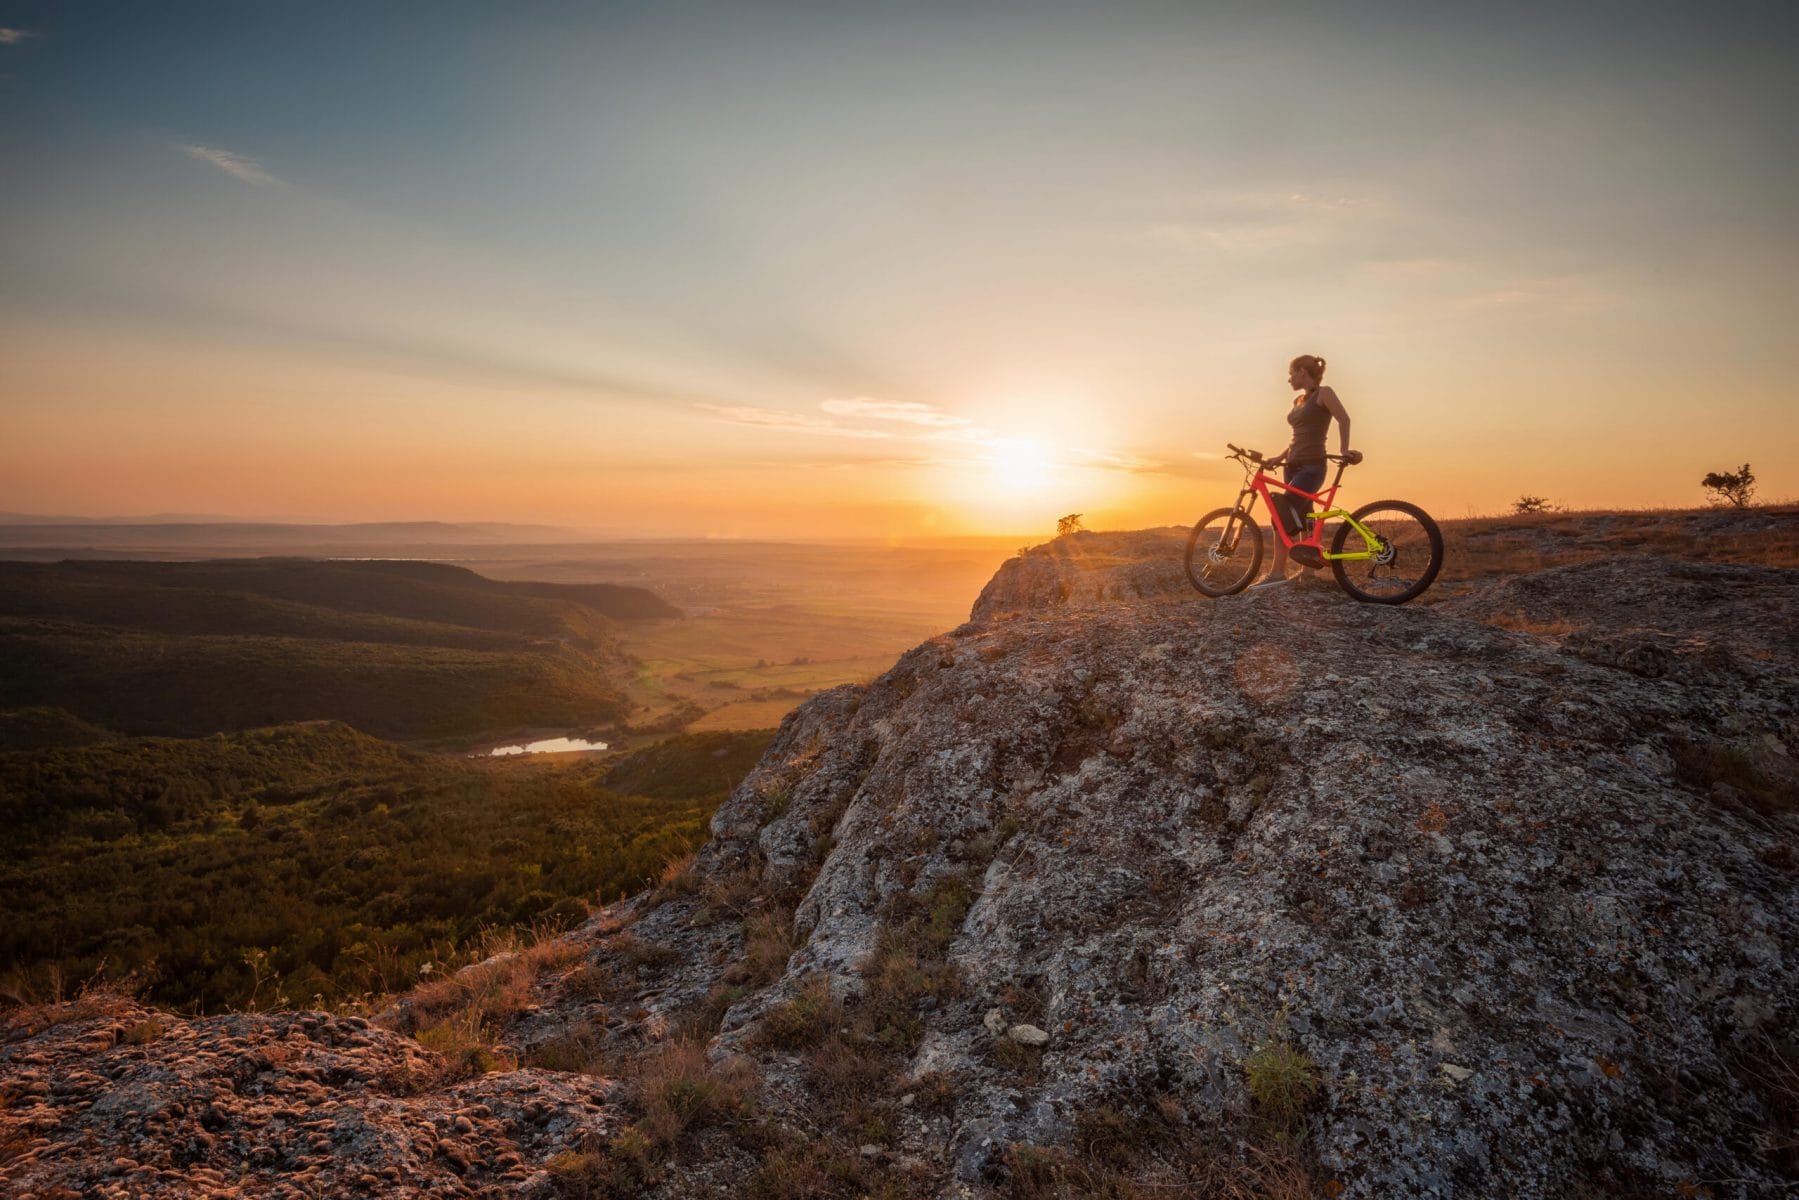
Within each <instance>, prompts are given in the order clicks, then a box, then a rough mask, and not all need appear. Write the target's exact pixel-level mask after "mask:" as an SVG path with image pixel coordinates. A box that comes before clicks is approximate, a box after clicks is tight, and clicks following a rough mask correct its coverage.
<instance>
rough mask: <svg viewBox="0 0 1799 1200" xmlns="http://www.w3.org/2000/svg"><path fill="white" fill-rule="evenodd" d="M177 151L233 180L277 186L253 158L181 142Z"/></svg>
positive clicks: (272, 178)
mask: <svg viewBox="0 0 1799 1200" xmlns="http://www.w3.org/2000/svg"><path fill="white" fill-rule="evenodd" d="M179 149H180V150H181V152H182V153H183V154H185V155H187V156H188V157H189V158H196V159H199V160H200V161H201V162H203V163H211V164H212V165H213V166H215V167H217V168H218V169H219V170H221V171H223V172H225V174H227V175H229V176H231V177H232V178H233V179H241V180H243V181H244V182H245V183H254V184H256V185H257V186H259V187H266V186H268V185H270V184H279V183H280V182H281V180H279V179H277V178H275V177H274V176H273V175H271V174H269V173H268V172H267V171H265V170H263V169H262V164H261V163H259V162H257V161H256V160H255V159H253V158H245V157H244V156H243V155H241V154H235V153H233V152H232V151H230V150H221V149H219V148H218V147H217V146H202V145H200V144H199V143H197V142H182V143H180V144H179Z"/></svg>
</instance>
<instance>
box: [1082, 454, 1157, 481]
mask: <svg viewBox="0 0 1799 1200" xmlns="http://www.w3.org/2000/svg"><path fill="white" fill-rule="evenodd" d="M1073 457H1074V461H1075V462H1076V463H1077V464H1079V465H1080V466H1083V467H1098V468H1100V469H1102V470H1106V471H1128V472H1130V473H1131V474H1133V475H1159V474H1161V473H1162V472H1163V471H1164V470H1165V469H1166V468H1167V465H1168V464H1166V463H1163V462H1158V461H1156V460H1155V459H1153V458H1142V457H1139V456H1138V455H1135V454H1126V453H1124V452H1123V451H1118V450H1094V449H1086V448H1083V449H1079V450H1076V451H1074V455H1073Z"/></svg>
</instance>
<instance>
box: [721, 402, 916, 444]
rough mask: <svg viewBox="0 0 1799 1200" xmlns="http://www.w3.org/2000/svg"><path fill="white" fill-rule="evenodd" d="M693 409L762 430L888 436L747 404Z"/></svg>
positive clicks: (843, 435) (885, 433)
mask: <svg viewBox="0 0 1799 1200" xmlns="http://www.w3.org/2000/svg"><path fill="white" fill-rule="evenodd" d="M694 407H695V408H697V409H699V410H700V411H701V412H703V413H707V414H709V415H711V416H713V417H716V418H718V419H719V420H721V421H729V422H730V423H731V424H733V425H754V426H757V427H758V428H761V429H784V430H787V431H789V432H791V433H810V434H819V435H823V436H826V437H844V438H891V437H893V436H894V435H893V434H892V433H889V432H888V431H887V430H885V429H860V428H857V427H855V426H853V425H844V424H842V423H841V422H838V421H829V420H825V419H824V418H822V417H814V416H810V415H808V414H806V413H796V412H788V411H786V410H785V409H779V408H757V407H755V406H754V405H749V404H696V405H694Z"/></svg>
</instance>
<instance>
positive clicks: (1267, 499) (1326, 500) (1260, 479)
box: [1237, 462, 1344, 553]
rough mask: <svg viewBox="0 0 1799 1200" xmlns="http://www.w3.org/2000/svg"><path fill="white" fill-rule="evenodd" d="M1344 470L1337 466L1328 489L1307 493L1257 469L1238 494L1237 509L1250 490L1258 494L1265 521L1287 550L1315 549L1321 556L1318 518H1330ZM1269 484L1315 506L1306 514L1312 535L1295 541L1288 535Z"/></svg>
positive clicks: (1322, 529) (1320, 527) (1321, 531)
mask: <svg viewBox="0 0 1799 1200" xmlns="http://www.w3.org/2000/svg"><path fill="white" fill-rule="evenodd" d="M1343 467H1344V464H1343V463H1341V462H1339V463H1338V464H1337V477H1336V478H1335V479H1333V480H1331V485H1330V486H1329V487H1327V488H1325V489H1324V490H1323V491H1322V492H1308V491H1306V490H1305V489H1304V488H1296V487H1294V486H1293V485H1292V484H1290V483H1287V482H1286V481H1284V480H1280V479H1276V478H1274V477H1273V476H1272V475H1265V474H1263V473H1262V468H1261V467H1260V466H1258V467H1257V468H1256V473H1255V475H1254V476H1253V477H1251V479H1250V481H1249V482H1248V483H1246V484H1244V485H1243V490H1242V491H1241V492H1238V493H1237V507H1239V508H1241V507H1242V506H1243V497H1244V496H1246V495H1247V494H1248V493H1249V492H1250V491H1252V490H1253V491H1255V492H1257V493H1258V494H1259V495H1260V496H1261V497H1262V503H1263V504H1265V505H1267V506H1268V519H1269V521H1270V522H1271V523H1272V524H1273V525H1274V536H1276V537H1278V538H1279V539H1280V540H1281V542H1282V543H1283V544H1284V545H1285V546H1286V547H1287V549H1289V550H1291V549H1292V548H1293V547H1295V546H1316V547H1317V548H1318V550H1319V552H1320V553H1323V551H1324V521H1323V520H1322V519H1321V518H1323V517H1326V516H1329V515H1330V506H1331V501H1332V500H1334V499H1336V497H1337V489H1338V488H1339V487H1341V486H1342V485H1343ZM1271 484H1272V485H1273V486H1274V487H1277V488H1279V489H1281V490H1282V491H1283V492H1292V493H1295V494H1297V495H1300V496H1304V497H1305V498H1306V499H1307V500H1311V501H1314V502H1315V503H1316V507H1315V508H1313V509H1312V511H1311V512H1309V513H1307V514H1306V519H1307V520H1309V521H1311V523H1312V532H1311V535H1310V536H1309V537H1306V538H1304V539H1302V540H1300V541H1294V540H1293V539H1292V538H1290V537H1288V536H1287V523H1286V522H1285V521H1283V520H1281V510H1280V509H1279V508H1278V507H1277V506H1276V505H1275V503H1274V496H1273V495H1272V494H1271V493H1270V492H1269V491H1268V488H1269V485H1271Z"/></svg>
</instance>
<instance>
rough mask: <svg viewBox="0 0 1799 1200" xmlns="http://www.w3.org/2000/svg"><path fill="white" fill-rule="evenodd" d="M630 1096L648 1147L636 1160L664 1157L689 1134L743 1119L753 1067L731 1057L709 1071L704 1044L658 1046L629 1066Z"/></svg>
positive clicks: (749, 1105) (678, 1042)
mask: <svg viewBox="0 0 1799 1200" xmlns="http://www.w3.org/2000/svg"><path fill="white" fill-rule="evenodd" d="M632 1071H633V1072H634V1074H633V1077H632V1079H631V1081H630V1094H631V1097H632V1099H633V1101H634V1103H635V1106H636V1107H637V1108H638V1109H639V1110H641V1112H642V1118H641V1120H639V1121H638V1122H637V1128H638V1129H639V1131H641V1133H642V1135H643V1137H644V1138H645V1139H647V1142H648V1145H647V1146H646V1147H644V1148H643V1153H642V1155H641V1157H643V1158H645V1159H648V1158H650V1157H651V1156H652V1155H654V1154H655V1153H658V1152H660V1153H667V1152H668V1151H669V1150H671V1149H673V1148H674V1146H675V1145H676V1144H677V1143H678V1142H679V1141H680V1140H681V1139H682V1138H683V1137H684V1136H685V1135H686V1134H687V1133H688V1132H689V1131H691V1130H695V1129H698V1128H701V1127H703V1126H707V1125H712V1124H716V1123H719V1122H721V1121H726V1120H730V1119H734V1118H737V1117H741V1116H745V1115H747V1114H748V1113H749V1112H750V1111H751V1108H752V1101H753V1097H754V1095H755V1091H756V1087H757V1083H758V1080H757V1078H756V1071H755V1067H754V1065H753V1064H751V1063H750V1062H749V1061H748V1060H747V1059H743V1058H734V1059H732V1060H730V1061H729V1062H727V1063H725V1064H723V1065H721V1066H719V1067H714V1066H713V1065H712V1063H711V1062H710V1060H708V1058H707V1057H706V1044H705V1043H704V1042H701V1041H698V1040H692V1039H686V1038H677V1039H673V1040H670V1041H666V1042H663V1043H662V1044H661V1045H659V1046H658V1047H657V1048H656V1049H655V1050H654V1051H653V1052H652V1053H649V1054H646V1055H644V1056H643V1057H642V1058H640V1059H638V1060H637V1061H636V1062H635V1063H634V1064H633V1066H632Z"/></svg>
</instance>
